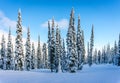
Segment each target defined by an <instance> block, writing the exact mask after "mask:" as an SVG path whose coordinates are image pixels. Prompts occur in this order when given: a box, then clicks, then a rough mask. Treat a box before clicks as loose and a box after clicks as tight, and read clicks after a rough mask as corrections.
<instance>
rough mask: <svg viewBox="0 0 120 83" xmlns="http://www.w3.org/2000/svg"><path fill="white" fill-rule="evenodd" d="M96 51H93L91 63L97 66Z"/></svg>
mask: <svg viewBox="0 0 120 83" xmlns="http://www.w3.org/2000/svg"><path fill="white" fill-rule="evenodd" d="M97 58H98V57H97V49H95V51H94V55H93V63H95V64H97V62H98V61H97Z"/></svg>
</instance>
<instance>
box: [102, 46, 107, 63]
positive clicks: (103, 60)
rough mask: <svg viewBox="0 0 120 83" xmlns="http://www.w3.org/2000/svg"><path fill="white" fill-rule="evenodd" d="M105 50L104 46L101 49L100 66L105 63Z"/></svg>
mask: <svg viewBox="0 0 120 83" xmlns="http://www.w3.org/2000/svg"><path fill="white" fill-rule="evenodd" d="M105 49H106V48H105V46H104V48H103V49H102V55H101V63H102V64H104V63H106V62H105V59H106V50H105Z"/></svg>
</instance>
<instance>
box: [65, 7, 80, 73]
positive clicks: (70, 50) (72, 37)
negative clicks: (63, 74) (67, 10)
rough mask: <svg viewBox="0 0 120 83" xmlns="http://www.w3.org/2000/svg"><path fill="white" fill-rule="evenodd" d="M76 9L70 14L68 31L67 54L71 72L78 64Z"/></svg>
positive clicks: (74, 70)
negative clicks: (75, 24)
mask: <svg viewBox="0 0 120 83" xmlns="http://www.w3.org/2000/svg"><path fill="white" fill-rule="evenodd" d="M74 21H75V19H74V9H72V11H71V14H70V21H69V28H68V32H67V56H68V60H69V61H68V66H69V72H71V73H73V72H76V70H77V66H78V58H77V52H76V51H77V49H76V31H75V26H74Z"/></svg>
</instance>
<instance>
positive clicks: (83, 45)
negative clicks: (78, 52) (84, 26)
mask: <svg viewBox="0 0 120 83" xmlns="http://www.w3.org/2000/svg"><path fill="white" fill-rule="evenodd" d="M82 49H83V51H82V62H83V64H84V63H85V42H84V31H83V30H82Z"/></svg>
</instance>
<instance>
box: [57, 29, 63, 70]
mask: <svg viewBox="0 0 120 83" xmlns="http://www.w3.org/2000/svg"><path fill="white" fill-rule="evenodd" d="M59 53H60V54H59V58H58V59H59V67H58V71H59V72H62V71H61V70H62V67H61V62H62V61H61V60H62V56H63V55H62V39H61V32H60V30H59Z"/></svg>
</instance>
